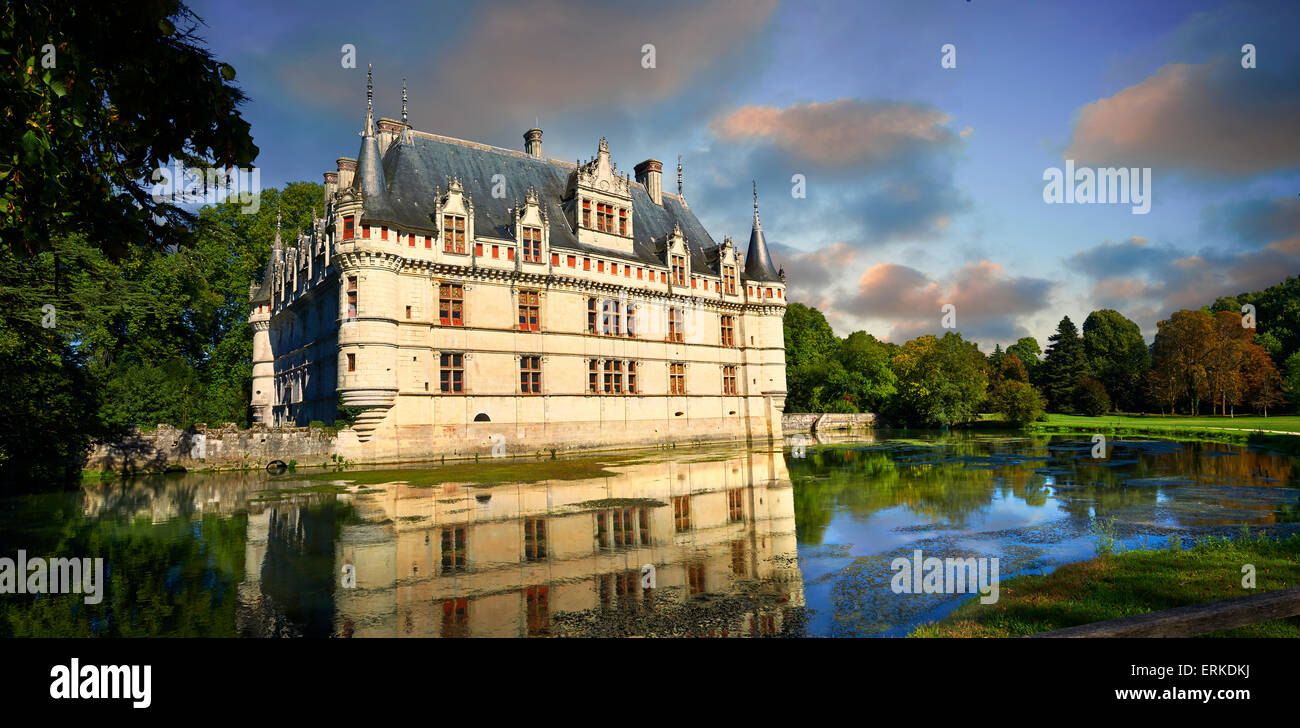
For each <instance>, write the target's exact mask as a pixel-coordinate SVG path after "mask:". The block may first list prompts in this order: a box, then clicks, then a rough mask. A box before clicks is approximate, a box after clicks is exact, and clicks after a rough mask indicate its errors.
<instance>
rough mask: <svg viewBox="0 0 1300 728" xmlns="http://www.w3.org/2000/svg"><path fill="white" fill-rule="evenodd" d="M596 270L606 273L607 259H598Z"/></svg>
mask: <svg viewBox="0 0 1300 728" xmlns="http://www.w3.org/2000/svg"><path fill="white" fill-rule="evenodd" d="M596 272H597V273H604V272H605V261H603V260H598V261H596Z"/></svg>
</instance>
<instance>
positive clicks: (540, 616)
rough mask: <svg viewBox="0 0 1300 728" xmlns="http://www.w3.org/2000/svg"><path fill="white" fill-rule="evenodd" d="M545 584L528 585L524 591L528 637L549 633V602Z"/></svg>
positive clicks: (543, 635)
mask: <svg viewBox="0 0 1300 728" xmlns="http://www.w3.org/2000/svg"><path fill="white" fill-rule="evenodd" d="M547 591H548V588H547V587H545V586H530V587H528V589H527V590H526V591H525V592H524V603H525V605H526V615H527V617H526V622H527V625H528V636H529V637H546V636H547V635H549V634H550V633H551V602H550V597H549V596H548V594H547Z"/></svg>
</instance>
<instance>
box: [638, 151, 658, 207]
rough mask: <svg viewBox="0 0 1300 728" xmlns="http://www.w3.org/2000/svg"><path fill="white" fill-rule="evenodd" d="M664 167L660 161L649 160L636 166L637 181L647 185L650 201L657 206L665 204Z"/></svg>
mask: <svg viewBox="0 0 1300 728" xmlns="http://www.w3.org/2000/svg"><path fill="white" fill-rule="evenodd" d="M663 176H664V165H663V163H662V162H660V161H659V160H658V159H647V160H645V161H644V162H642V163H640V164H638V165H637V166H636V181H637V182H640V183H641V184H643V185H645V191H646V192H647V193H649V195H650V200H651V201H652V202H654V203H655V204H656V205H663V204H664V184H663Z"/></svg>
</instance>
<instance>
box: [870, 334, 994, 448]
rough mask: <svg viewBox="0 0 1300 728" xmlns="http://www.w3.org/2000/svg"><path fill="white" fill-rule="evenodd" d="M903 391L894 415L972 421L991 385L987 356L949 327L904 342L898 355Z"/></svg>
mask: <svg viewBox="0 0 1300 728" xmlns="http://www.w3.org/2000/svg"><path fill="white" fill-rule="evenodd" d="M893 365H894V372H895V373H896V374H897V375H898V396H897V397H895V398H894V400H893V402H892V412H891V415H892V416H893V417H894V418H895V419H899V420H902V421H905V422H911V423H913V424H924V425H941V426H948V425H955V424H961V423H965V422H970V421H971V420H973V419H975V417H976V416H977V411H976V410H977V408H978V405H979V404H980V402H981V401H983V400H984V398H985V395H986V390H987V388H988V373H987V371H986V367H987V366H988V362H987V360H986V359H985V358H984V355H983V354H981V353H980V351H979V347H977V346H976V345H975V343H974V342H969V341H965V340H963V339H962V337H961V334H958V333H955V332H948V333H946V334H944V335H943V338H935V337H934V336H931V335H926V336H922V337H920V338H917V339H913V340H912V341H909V342H907V343H906V344H903V346H902V348H900V349H899V350H898V353H896V354H895V355H894V360H893Z"/></svg>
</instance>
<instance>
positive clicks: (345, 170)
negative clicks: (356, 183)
mask: <svg viewBox="0 0 1300 728" xmlns="http://www.w3.org/2000/svg"><path fill="white" fill-rule="evenodd" d="M338 165H339V187H351V186H352V175H353V174H354V173H355V172H356V171H357V160H355V159H353V158H351V157H339V158H338Z"/></svg>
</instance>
